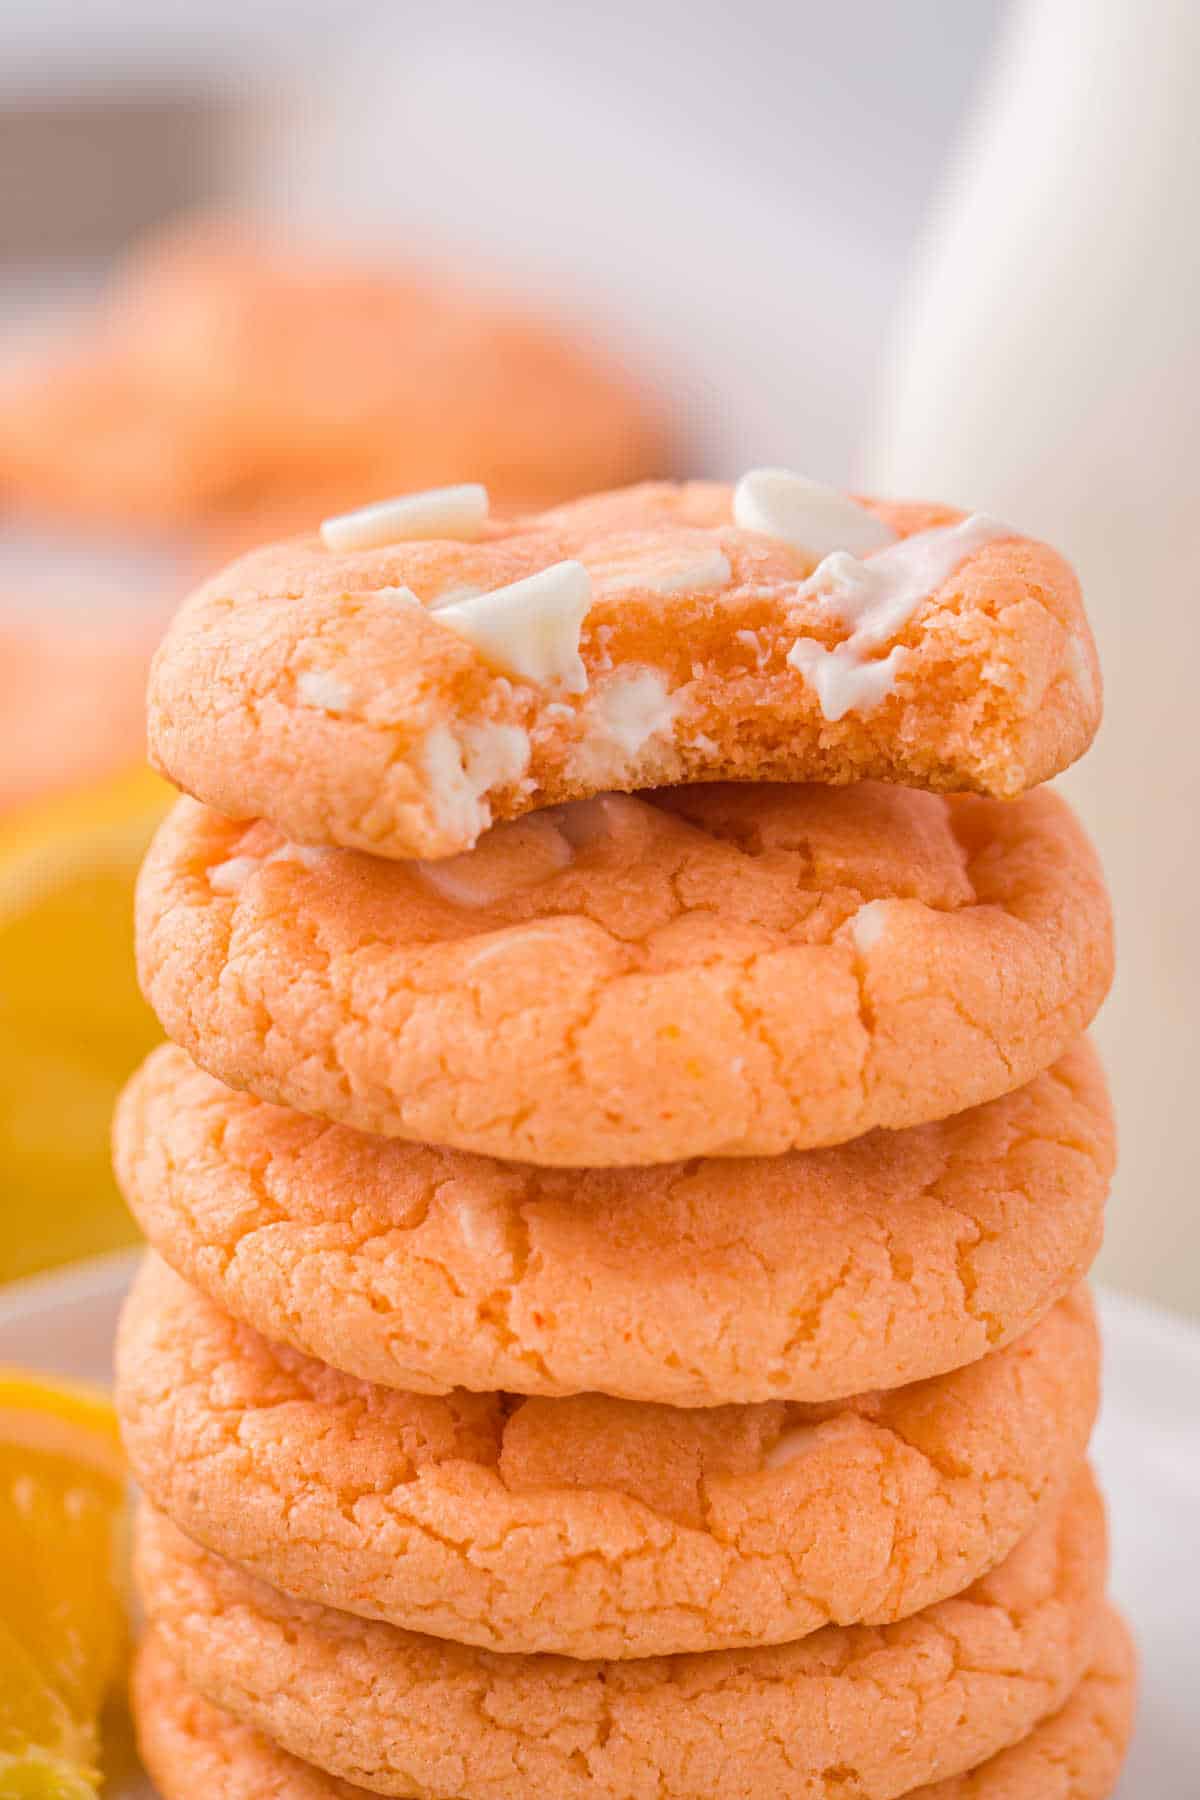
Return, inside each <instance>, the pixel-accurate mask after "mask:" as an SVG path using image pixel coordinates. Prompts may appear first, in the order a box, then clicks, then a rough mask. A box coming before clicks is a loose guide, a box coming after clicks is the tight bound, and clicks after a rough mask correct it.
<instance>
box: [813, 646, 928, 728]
mask: <svg viewBox="0 0 1200 1800" xmlns="http://www.w3.org/2000/svg"><path fill="white" fill-rule="evenodd" d="M907 655H908V652H907V650H905V649H904V648H903V647H902V646H901V645H899V644H897V645H896V648H895V649H894V650H891V651H889V652H888V654H887V655H886V656H885V657H883V658H882V659H881V660H880V661H878V662H862V661H860V659H859V655H858V650H857V647H856V646H855V643H854V639H853V638H848V639H847V640H846V642H845V643H844V644H839V645H838V646H837V647H836V649H833V650H827V649H826V648H825V645H824V644H822V643H819V642H818V640H817V639H816V638H797V639H796V642H795V643H794V644H793V645H792V647H791V649H790V650H789V651H788V657H787V660H788V662H789V663H790V664H791V666H792V668H793V669H798V670H799V672H800V673H801V675H803V676H804V677H805V679H806V680H807V681H809V682H811V683H812V685H813V687H814V688H815V689H816V691H817V699H818V701H819V702H820V706H821V713H822V716H823V717H824V718H826V719H828V720H829V721H830V723H831V724H833V723H836V721H837V720H838V719H842V718H844V717H845V716H846V714H847V713H848V712H870V711H871V709H872V707H875V706H878V705H879V703H880V701H881V700H883V699H884V698H885V697H886V696H887V695H888V694H890V693H891V692H892V689H893V688H894V687H895V685H896V676H897V675H898V674H899V672H900V669H901V668H902V667H903V664H904V660H905V658H906V656H907Z"/></svg>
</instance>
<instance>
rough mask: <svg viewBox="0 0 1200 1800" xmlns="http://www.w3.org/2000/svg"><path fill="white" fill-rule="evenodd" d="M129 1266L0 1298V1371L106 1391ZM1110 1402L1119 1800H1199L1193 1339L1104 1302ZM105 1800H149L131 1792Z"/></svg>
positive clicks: (78, 1273)
mask: <svg viewBox="0 0 1200 1800" xmlns="http://www.w3.org/2000/svg"><path fill="white" fill-rule="evenodd" d="M135 1263H136V1257H131V1256H116V1257H105V1258H102V1259H100V1260H99V1261H97V1262H94V1263H87V1264H84V1265H83V1266H82V1267H80V1268H77V1269H72V1270H70V1271H68V1272H67V1273H66V1274H64V1275H54V1276H49V1277H45V1278H42V1279H40V1280H36V1281H31V1282H25V1283H23V1284H21V1285H19V1286H17V1287H13V1288H10V1289H9V1290H8V1291H7V1293H6V1294H4V1295H3V1296H2V1297H0V1362H17V1363H25V1364H28V1365H30V1366H34V1367H37V1368H42V1369H49V1370H53V1371H55V1372H56V1373H58V1374H61V1375H69V1376H77V1377H82V1378H85V1379H88V1380H93V1381H97V1380H98V1381H104V1380H107V1379H108V1375H109V1370H110V1361H111V1355H112V1339H113V1329H114V1326H115V1324H116V1316H117V1309H118V1307H119V1306H120V1302H121V1296H122V1295H123V1293H124V1291H125V1288H126V1286H127V1285H128V1282H129V1277H130V1274H131V1272H132V1270H133V1267H134V1265H135ZM1100 1304H1101V1313H1102V1317H1103V1321H1104V1331H1105V1388H1106V1392H1105V1402H1104V1412H1103V1416H1102V1418H1101V1421H1100V1425H1099V1429H1098V1430H1097V1433H1096V1443H1095V1455H1096V1461H1097V1463H1098V1465H1099V1468H1100V1473H1101V1476H1102V1478H1103V1481H1104V1484H1105V1488H1106V1491H1107V1493H1108V1499H1109V1505H1110V1509H1111V1515H1112V1528H1113V1591H1114V1594H1115V1595H1116V1597H1117V1599H1118V1600H1119V1601H1120V1602H1121V1604H1122V1606H1123V1607H1124V1608H1125V1610H1126V1612H1127V1613H1128V1615H1129V1617H1130V1618H1131V1619H1132V1621H1133V1624H1134V1627H1135V1629H1136V1631H1137V1635H1138V1639H1139V1641H1140V1644H1141V1650H1142V1663H1143V1681H1142V1700H1141V1711H1140V1715H1139V1720H1138V1730H1137V1737H1136V1739H1135V1741H1134V1746H1133V1753H1132V1756H1131V1758H1130V1761H1129V1765H1128V1768H1127V1770H1126V1774H1125V1778H1124V1780H1123V1781H1122V1783H1121V1787H1120V1791H1119V1797H1118V1800H1196V1797H1197V1794H1200V1707H1198V1706H1197V1704H1196V1698H1195V1691H1194V1690H1195V1675H1194V1672H1195V1669H1196V1667H1197V1660H1196V1638H1197V1631H1198V1628H1200V1626H1198V1621H1200V1559H1198V1558H1197V1554H1196V1544H1195V1542H1194V1540H1195V1539H1196V1537H1197V1534H1198V1531H1200V1398H1198V1397H1200V1331H1198V1330H1197V1329H1196V1328H1195V1327H1194V1326H1190V1325H1187V1324H1185V1323H1184V1322H1183V1321H1182V1320H1179V1319H1173V1318H1170V1317H1168V1316H1166V1315H1165V1314H1162V1313H1157V1312H1154V1311H1152V1310H1151V1309H1150V1308H1148V1307H1144V1306H1141V1305H1139V1304H1138V1303H1137V1302H1135V1301H1131V1300H1126V1299H1122V1298H1121V1297H1120V1296H1118V1295H1115V1294H1103V1295H1101V1299H1100ZM113 1800H147V1790H145V1789H142V1790H140V1791H138V1792H137V1794H136V1795H135V1793H134V1792H133V1791H131V1790H127V1791H126V1792H125V1793H124V1794H122V1795H120V1796H114V1797H113Z"/></svg>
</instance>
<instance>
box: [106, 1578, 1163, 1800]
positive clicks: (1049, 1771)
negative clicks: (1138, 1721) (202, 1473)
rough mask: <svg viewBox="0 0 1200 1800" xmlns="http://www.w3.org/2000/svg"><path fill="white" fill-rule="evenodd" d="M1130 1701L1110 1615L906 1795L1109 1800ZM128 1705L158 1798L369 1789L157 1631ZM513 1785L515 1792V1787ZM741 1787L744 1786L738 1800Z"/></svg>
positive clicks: (791, 1790)
mask: <svg viewBox="0 0 1200 1800" xmlns="http://www.w3.org/2000/svg"><path fill="white" fill-rule="evenodd" d="M1134 1699H1135V1667H1134V1656H1133V1646H1132V1644H1131V1642H1130V1639H1129V1633H1128V1632H1127V1630H1126V1629H1125V1626H1124V1624H1123V1623H1122V1621H1121V1620H1120V1619H1119V1618H1118V1617H1117V1615H1116V1614H1115V1613H1113V1612H1109V1613H1108V1614H1107V1615H1106V1617H1105V1619H1104V1621H1103V1623H1102V1625H1101V1627H1100V1634H1099V1644H1098V1647H1097V1650H1096V1652H1095V1654H1094V1655H1093V1659H1092V1663H1091V1667H1090V1668H1089V1670H1088V1672H1087V1674H1086V1675H1085V1676H1084V1678H1083V1680H1082V1681H1081V1682H1080V1683H1079V1685H1078V1687H1077V1688H1076V1689H1075V1691H1074V1693H1073V1694H1072V1695H1071V1697H1070V1699H1069V1700H1068V1701H1067V1703H1066V1705H1065V1706H1063V1707H1062V1708H1061V1709H1060V1710H1059V1711H1058V1712H1056V1713H1053V1714H1051V1716H1050V1717H1049V1718H1046V1719H1043V1720H1042V1721H1041V1722H1040V1723H1039V1724H1037V1725H1035V1726H1034V1728H1033V1730H1032V1731H1031V1732H1030V1734H1029V1736H1028V1737H1026V1738H1022V1739H1021V1740H1020V1742H1019V1743H1016V1744H1013V1745H1012V1746H1011V1747H1010V1748H1009V1749H1007V1750H1001V1751H999V1752H998V1753H997V1754H996V1755H995V1756H992V1757H990V1758H989V1759H988V1760H987V1762H985V1763H981V1764H980V1765H979V1767H978V1768H975V1769H972V1770H970V1771H969V1772H967V1773H966V1774H963V1775H952V1776H950V1777H948V1778H947V1779H946V1780H945V1781H939V1782H937V1783H936V1784H935V1785H934V1786H932V1787H920V1788H915V1789H910V1790H909V1793H910V1795H911V1800H1108V1796H1109V1795H1111V1794H1112V1792H1113V1790H1114V1788H1115V1786H1116V1782H1117V1777H1118V1774H1119V1772H1120V1766H1121V1762H1122V1759H1123V1757H1124V1755H1125V1751H1126V1749H1127V1747H1128V1744H1129V1738H1130V1735H1131V1732H1132V1729H1133V1711H1134ZM133 1701H134V1711H135V1713H136V1714H137V1720H138V1737H139V1741H140V1745H141V1750H142V1755H143V1757H144V1758H145V1761H146V1765H147V1767H148V1769H149V1771H150V1774H151V1776H152V1778H153V1780H154V1783H155V1786H156V1787H157V1788H158V1790H159V1792H160V1793H161V1794H162V1796H163V1800H212V1797H213V1796H214V1795H217V1794H219V1795H220V1796H221V1797H222V1800H363V1796H364V1794H366V1793H367V1792H368V1791H371V1790H368V1789H366V1788H364V1787H361V1786H352V1785H351V1784H350V1783H349V1782H346V1781H340V1780H338V1778H337V1777H336V1776H334V1775H326V1774H325V1773H324V1772H323V1771H322V1770H320V1769H316V1768H314V1767H312V1765H311V1764H308V1763H304V1762H299V1761H297V1759H296V1758H295V1757H293V1756H290V1755H289V1754H288V1753H287V1751H285V1750H281V1749H280V1748H279V1747H278V1745H277V1744H275V1743H273V1742H272V1740H271V1739H270V1738H269V1737H266V1736H264V1735H263V1734H262V1733H260V1732H257V1731H254V1730H253V1729H252V1728H251V1727H250V1726H248V1725H243V1724H241V1723H239V1721H238V1720H237V1719H235V1718H234V1717H233V1716H232V1715H231V1714H230V1713H228V1712H224V1711H222V1710H220V1709H219V1708H217V1707H215V1706H213V1705H212V1704H211V1703H210V1702H209V1701H207V1700H201V1699H200V1697H199V1696H198V1695H197V1694H196V1693H194V1692H193V1691H192V1690H191V1689H190V1688H188V1687H187V1685H186V1684H185V1682H184V1680H183V1678H182V1677H181V1676H180V1674H179V1672H178V1670H177V1669H176V1667H175V1665H174V1663H172V1661H171V1659H170V1657H169V1655H168V1654H167V1651H166V1650H165V1648H164V1646H163V1643H162V1640H161V1639H160V1638H159V1637H158V1636H157V1635H156V1634H151V1636H150V1637H149V1638H148V1640H147V1641H146V1643H145V1644H143V1646H142V1648H141V1651H140V1652H139V1654H138V1659H137V1664H136V1667H135V1670H134V1678H133ZM348 1723H349V1724H350V1725H351V1726H352V1725H353V1720H349V1721H348ZM449 1760H451V1761H453V1760H454V1758H453V1753H451V1758H450V1759H449ZM356 1776H357V1779H358V1781H360V1782H361V1781H363V1780H364V1779H365V1772H364V1771H362V1770H356ZM735 1782H736V1776H731V1778H730V1780H729V1782H728V1784H727V1786H726V1788H725V1789H724V1790H722V1791H723V1792H725V1793H728V1794H730V1795H733V1794H739V1790H738V1789H737V1787H736V1785H735ZM374 1791H375V1792H379V1791H380V1790H379V1789H375V1790H374ZM392 1791H393V1792H394V1791H395V1790H392ZM406 1791H407V1792H408V1793H409V1794H420V1795H422V1796H431V1797H432V1796H438V1797H441V1796H445V1795H446V1794H447V1793H448V1790H447V1789H446V1787H445V1786H444V1785H436V1786H433V1785H430V1786H425V1787H422V1788H418V1787H416V1786H414V1785H410V1786H409V1787H408V1789H407V1790H406ZM501 1791H502V1790H500V1789H497V1787H496V1786H495V1784H494V1782H492V1781H488V1782H487V1783H486V1784H485V1785H484V1786H481V1788H480V1789H479V1792H480V1794H485V1793H486V1794H487V1795H489V1796H491V1795H495V1794H498V1793H500V1792H501ZM510 1791H511V1792H512V1793H513V1794H514V1796H515V1795H516V1794H518V1793H519V1792H520V1789H519V1788H517V1787H512V1788H511V1790H510ZM578 1791H579V1792H581V1793H584V1794H586V1793H587V1792H588V1791H589V1790H588V1789H586V1788H579V1789H578ZM697 1791H698V1790H697V1788H696V1786H695V1785H694V1784H693V1785H692V1786H684V1787H682V1788H680V1789H678V1790H677V1792H678V1793H679V1794H686V1795H687V1796H688V1797H689V1800H693V1797H694V1796H695V1795H696V1793H697ZM770 1791H771V1793H772V1794H774V1795H778V1796H781V1800H793V1797H795V1800H801V1796H810V1795H811V1794H812V1792H813V1790H812V1787H811V1784H806V1783H805V1779H804V1776H803V1775H801V1776H799V1778H797V1776H796V1775H795V1774H794V1773H793V1772H792V1771H790V1770H787V1771H784V1770H780V1771H779V1772H778V1773H777V1776H776V1779H775V1781H774V1784H773V1786H772V1788H771V1790H770ZM834 1791H835V1792H836V1790H834ZM849 1791H850V1792H853V1790H852V1789H851V1790H849ZM647 1792H650V1793H652V1792H653V1790H652V1789H648V1790H647ZM746 1792H747V1790H745V1789H742V1790H740V1796H739V1800H744V1796H745V1793H746ZM846 1792H847V1789H846V1786H845V1784H844V1783H843V1787H842V1793H843V1794H845V1793H846ZM522 1800H524V1795H522Z"/></svg>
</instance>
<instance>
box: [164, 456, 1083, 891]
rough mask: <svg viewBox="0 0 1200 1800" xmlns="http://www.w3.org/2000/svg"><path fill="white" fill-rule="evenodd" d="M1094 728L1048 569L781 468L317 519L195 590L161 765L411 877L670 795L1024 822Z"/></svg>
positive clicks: (1060, 594)
mask: <svg viewBox="0 0 1200 1800" xmlns="http://www.w3.org/2000/svg"><path fill="white" fill-rule="evenodd" d="M1099 718H1100V677H1099V669H1098V665H1097V661H1096V653H1095V648H1094V645H1093V643H1092V639H1091V635H1090V632H1089V630H1088V626H1087V622H1086V619H1085V617H1084V613H1083V607H1082V603H1081V599H1080V593H1079V587H1078V583H1077V581H1076V579H1075V577H1074V575H1073V573H1072V572H1071V570H1070V568H1069V567H1068V565H1067V564H1066V563H1065V562H1064V561H1063V559H1062V558H1061V557H1060V556H1059V555H1058V554H1057V553H1056V552H1055V551H1054V550H1051V549H1050V548H1049V547H1048V546H1046V545H1045V544H1039V543H1034V542H1033V541H1031V540H1030V539H1028V538H1025V537H1022V536H1020V535H1019V534H1018V533H1016V532H1014V531H1012V530H1010V529H1009V528H1008V527H1007V526H1004V525H1002V524H1000V523H998V522H997V521H994V520H991V519H988V518H985V517H982V516H980V515H972V516H970V517H966V518H963V517H961V516H959V515H957V514H955V513H953V512H951V511H949V510H948V509H946V508H944V507H936V506H917V505H895V504H892V505H888V504H884V503H882V502H859V501H857V500H854V499H852V498H850V497H849V496H846V495H843V494H837V493H834V492H832V491H831V490H829V489H826V488H821V487H818V486H816V485H815V484H813V483H811V482H806V481H804V480H802V479H801V478H800V477H799V476H793V475H789V474H787V473H786V472H783V471H779V470H757V471H754V472H752V473H751V474H749V475H747V476H745V477H743V479H742V480H741V481H740V482H739V483H738V485H737V486H736V488H730V487H727V486H723V485H721V484H719V483H715V482H689V483H685V484H683V485H674V484H670V483H653V484H649V485H644V486H641V487H634V488H629V489H625V490H621V491H617V492H614V493H609V494H599V495H595V496H593V497H592V498H590V499H587V500H581V501H577V502H575V503H573V504H570V505H566V506H562V507H559V508H557V509H554V510H552V511H549V512H543V513H540V514H534V515H526V516H523V517H517V518H508V519H498V518H495V517H493V516H492V515H491V513H490V511H489V503H488V495H487V493H486V490H485V489H483V488H481V487H479V486H476V485H472V484H465V485H460V486H457V487H452V488H446V489H440V490H435V491H429V492H426V493H418V494H409V495H406V496H403V497H401V498H399V499H396V500H394V501H391V502H388V503H384V504H381V505H378V506H374V507H368V508H364V509H363V510H362V511H360V512H358V513H353V514H349V515H344V516H342V517H339V518H334V519H330V520H327V521H326V523H325V525H324V527H323V528H322V533H321V535H319V536H313V537H310V538H301V539H295V540H292V541H290V542H287V543H284V544H280V545H275V546H271V547H269V548H266V549H263V550H259V551H257V552H253V553H251V554H250V555H249V556H246V557H243V558H242V559H241V560H240V561H238V562H235V563H234V564H233V565H232V566H231V567H230V568H228V569H226V570H224V571H223V572H222V573H220V574H218V575H216V576H214V577H213V578H212V579H211V580H209V581H208V582H207V583H206V584H205V585H204V586H203V587H201V588H200V590H199V591H198V592H197V593H196V594H194V595H193V596H192V598H191V599H190V600H188V601H187V602H186V603H185V604H184V606H183V608H182V609H181V611H180V612H179V614H178V615H177V618H176V620H175V623H174V625H173V626H172V628H171V630H170V631H169V633H168V635H167V638H166V641H165V643H164V644H163V646H162V648H161V650H160V652H159V655H158V658H157V660H156V663H155V668H154V672H153V675H152V679H151V684H150V695H149V729H150V747H151V754H152V757H153V759H154V760H155V762H156V763H157V765H158V767H159V768H160V769H161V770H162V771H163V772H164V773H165V774H167V775H169V776H170V777H171V778H172V780H174V781H175V782H177V783H178V785H179V786H181V787H183V788H185V789H187V790H188V791H189V792H190V793H192V794H194V795H195V796H196V797H197V798H199V799H202V800H205V801H207V802H208V803H209V804H210V805H212V806H215V807H217V808H218V809H219V810H220V811H221V812H224V813H226V814H228V815H229V816H231V817H235V818H249V817H262V818H266V819H269V820H270V821H271V822H272V823H273V824H276V825H278V826H279V828H280V829H281V830H282V831H284V832H285V833H286V834H287V835H288V836H289V837H290V838H292V839H294V840H296V841H297V842H301V843H306V844H335V845H342V846H344V847H347V848H351V849H359V850H367V851H371V852H373V853H375V854H377V855H383V856H391V857H400V858H403V857H414V856H427V857H441V856H448V855H451V854H454V853H456V852H458V851H461V850H463V849H465V848H467V847H469V846H470V845H471V844H473V843H474V841H475V840H476V838H477V837H478V836H479V835H480V833H481V832H482V831H483V830H484V829H486V827H487V826H488V825H489V824H490V823H492V822H493V821H497V820H505V819H512V818H516V817H518V816H520V815H521V814H523V813H526V812H530V811H532V810H534V809H536V808H537V807H540V806H544V805H547V804H550V803H553V802H556V801H561V800H569V799H579V798H583V797H587V796H590V795H592V794H595V793H598V792H602V791H606V790H612V789H624V790H633V789H638V788H646V787H653V786H663V785H667V784H673V783H678V782H690V781H706V780H718V779H720V780H725V779H734V780H755V781H759V780H772V781H778V780H797V781H798V780H806V781H822V782H835V783H842V782H847V781H854V780H859V779H862V778H864V777H873V778H878V779H884V780H888V781H893V782H898V783H901V784H903V785H905V786H909V787H920V788H927V789H938V790H945V789H971V790H976V791H980V792H984V793H988V794H993V795H996V796H999V797H1003V798H1008V797H1012V796H1014V795H1017V794H1020V793H1022V792H1023V791H1024V790H1025V789H1027V788H1029V787H1031V786H1033V785H1035V784H1036V783H1038V782H1040V781H1043V780H1045V779H1047V778H1048V777H1049V776H1052V775H1055V774H1057V773H1058V772H1059V771H1060V770H1061V769H1063V768H1065V767H1066V766H1067V765H1068V764H1069V763H1070V762H1072V761H1073V760H1074V759H1075V758H1076V757H1077V756H1079V755H1080V754H1081V752H1082V751H1083V750H1084V749H1086V747H1087V745H1088V743H1089V742H1090V740H1091V738H1092V735H1093V733H1094V731H1095V729H1096V726H1097V724H1098V722H1099Z"/></svg>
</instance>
